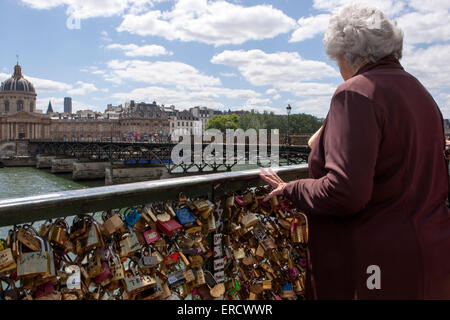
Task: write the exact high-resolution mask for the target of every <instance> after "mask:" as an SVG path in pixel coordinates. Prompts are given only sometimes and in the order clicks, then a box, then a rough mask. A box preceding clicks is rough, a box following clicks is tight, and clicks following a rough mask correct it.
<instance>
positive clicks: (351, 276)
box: [261, 6, 450, 299]
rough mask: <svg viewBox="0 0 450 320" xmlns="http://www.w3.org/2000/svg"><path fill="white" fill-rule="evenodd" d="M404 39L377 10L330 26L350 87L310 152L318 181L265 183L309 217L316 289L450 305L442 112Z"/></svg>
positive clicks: (356, 11) (338, 96)
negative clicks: (407, 66) (407, 56)
mask: <svg viewBox="0 0 450 320" xmlns="http://www.w3.org/2000/svg"><path fill="white" fill-rule="evenodd" d="M402 43H403V35H402V32H401V30H400V29H399V28H398V27H397V26H396V24H395V23H394V22H392V21H390V20H389V19H388V18H387V17H386V16H385V15H384V14H383V13H382V12H380V11H379V10H378V9H375V8H370V7H365V6H350V7H346V8H344V9H342V10H340V11H339V12H338V13H336V14H335V15H334V16H333V17H332V18H331V20H330V24H329V27H328V31H327V33H326V35H325V38H324V45H325V48H326V52H327V54H328V55H329V57H330V58H332V59H335V60H336V61H337V63H338V65H339V69H340V71H341V75H342V77H343V79H344V80H345V82H344V83H343V84H342V85H340V86H339V88H338V89H337V90H336V92H335V94H334V96H333V98H332V100H331V105H330V110H329V112H328V115H327V117H326V119H325V122H324V124H323V127H322V129H321V131H320V132H319V133H318V135H317V139H316V141H315V144H314V146H313V148H312V151H311V154H310V157H309V170H310V176H311V178H310V179H303V180H298V181H292V182H290V183H285V182H283V181H282V180H281V179H280V178H279V177H278V176H277V175H276V174H275V173H274V172H273V171H271V170H269V171H265V170H262V172H261V178H262V179H264V180H265V181H267V182H268V183H269V184H270V185H272V186H273V187H274V188H275V189H274V191H273V192H272V193H271V194H270V195H269V197H270V196H273V195H275V194H281V193H284V194H285V195H286V196H287V197H288V198H290V199H291V200H292V201H293V202H294V204H295V205H296V206H297V207H298V208H299V209H300V210H302V211H303V212H305V213H306V214H307V216H308V218H309V226H310V234H309V236H310V238H309V239H310V240H309V245H310V257H309V262H310V263H309V269H310V270H309V271H310V272H309V275H310V277H309V278H308V284H309V286H308V289H307V294H308V296H309V297H310V298H318V299H450V212H449V209H448V208H447V207H446V205H445V201H446V198H447V190H448V172H447V166H446V160H445V158H444V155H443V152H444V149H445V138H444V132H443V120H442V115H441V113H440V111H439V109H438V107H437V105H436V103H435V102H434V100H433V98H432V97H431V95H430V94H429V93H428V91H427V90H426V89H425V88H424V87H423V86H422V84H421V83H420V82H419V81H418V80H417V79H416V78H414V77H413V76H412V75H410V74H409V73H407V72H406V71H405V70H404V69H403V67H402V66H401V64H400V63H399V59H400V58H401V56H402Z"/></svg>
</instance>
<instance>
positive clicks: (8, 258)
mask: <svg viewBox="0 0 450 320" xmlns="http://www.w3.org/2000/svg"><path fill="white" fill-rule="evenodd" d="M15 262H16V261H15V260H14V257H13V255H12V251H11V249H10V248H6V246H5V247H4V248H3V250H1V251H0V270H1V269H2V268H5V267H7V266H10V265H12V264H14V263H15Z"/></svg>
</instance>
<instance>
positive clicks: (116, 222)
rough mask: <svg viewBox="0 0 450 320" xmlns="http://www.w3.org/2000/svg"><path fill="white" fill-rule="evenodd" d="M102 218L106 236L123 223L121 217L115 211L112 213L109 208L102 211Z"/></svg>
mask: <svg viewBox="0 0 450 320" xmlns="http://www.w3.org/2000/svg"><path fill="white" fill-rule="evenodd" d="M102 219H103V230H104V232H105V234H106V235H107V236H110V235H112V234H113V233H115V232H117V231H119V230H120V229H121V228H122V227H123V225H124V222H123V220H122V219H121V217H120V216H119V215H118V214H117V213H113V212H112V211H111V210H109V211H107V212H103V214H102Z"/></svg>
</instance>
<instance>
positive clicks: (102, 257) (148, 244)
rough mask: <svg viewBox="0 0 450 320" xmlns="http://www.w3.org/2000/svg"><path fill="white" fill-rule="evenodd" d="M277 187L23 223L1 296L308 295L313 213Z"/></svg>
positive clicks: (8, 252) (7, 254)
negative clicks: (310, 217) (309, 221)
mask: <svg viewBox="0 0 450 320" xmlns="http://www.w3.org/2000/svg"><path fill="white" fill-rule="evenodd" d="M270 191H271V190H270V189H268V188H267V187H258V188H253V189H249V190H246V191H245V192H242V193H240V194H230V195H228V196H226V197H225V198H224V199H223V201H222V200H221V201H218V202H216V203H213V202H211V201H209V200H205V199H189V198H187V197H186V196H185V195H184V194H182V193H181V194H180V195H179V197H178V199H176V200H175V201H172V202H164V203H162V202H161V203H152V204H146V205H142V206H139V207H132V208H123V209H120V210H109V211H107V212H103V213H102V214H101V216H99V214H98V213H97V214H93V215H88V214H81V215H77V216H74V217H71V218H70V219H62V218H61V219H56V220H54V221H51V220H48V221H46V222H45V223H42V224H41V225H40V226H39V227H37V226H36V227H35V226H34V225H33V224H24V225H20V226H14V227H13V228H12V229H11V230H9V233H8V237H7V239H4V240H1V242H0V281H1V286H0V288H1V291H0V299H5V300H7V299H14V300H19V299H20V300H99V299H117V300H128V299H132V300H162V299H165V300H183V299H184V300H189V299H192V300H196V299H201V300H212V299H217V300H221V299H225V300H227V299H235V300H257V299H258V300H260V299H264V300H281V299H304V294H305V279H306V261H307V257H306V246H307V241H308V225H307V218H306V216H305V215H303V214H302V213H301V212H297V210H296V209H295V208H294V207H293V206H292V203H291V202H290V201H289V200H288V199H286V198H285V197H284V196H276V197H272V198H271V200H270V201H267V202H265V201H263V199H264V197H265V196H266V195H267V194H268V192H270ZM96 215H97V216H96ZM69 220H71V221H70V223H69Z"/></svg>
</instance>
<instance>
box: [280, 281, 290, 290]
mask: <svg viewBox="0 0 450 320" xmlns="http://www.w3.org/2000/svg"><path fill="white" fill-rule="evenodd" d="M281 288H282V289H283V291H292V284H291V283H290V282H286V283H285V284H283V286H282V287H281Z"/></svg>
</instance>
